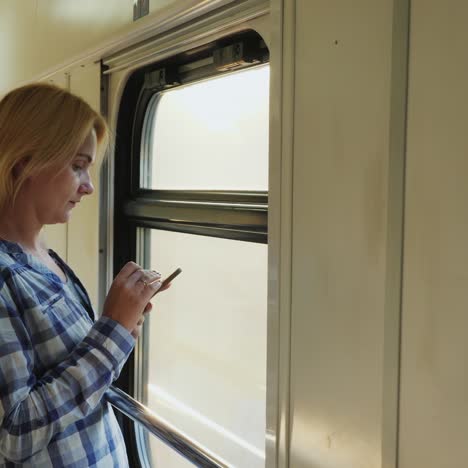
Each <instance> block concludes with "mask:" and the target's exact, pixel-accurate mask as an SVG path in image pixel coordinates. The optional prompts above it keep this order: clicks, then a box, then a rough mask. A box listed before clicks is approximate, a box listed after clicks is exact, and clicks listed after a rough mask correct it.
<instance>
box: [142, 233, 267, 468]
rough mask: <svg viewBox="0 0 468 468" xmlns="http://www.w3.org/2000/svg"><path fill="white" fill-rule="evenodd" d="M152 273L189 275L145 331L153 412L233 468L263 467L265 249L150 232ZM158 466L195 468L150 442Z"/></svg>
mask: <svg viewBox="0 0 468 468" xmlns="http://www.w3.org/2000/svg"><path fill="white" fill-rule="evenodd" d="M150 248H151V262H150V267H152V268H157V269H158V270H159V271H161V272H163V273H164V274H169V273H170V272H172V271H173V270H174V269H175V268H176V267H178V266H180V267H182V269H183V273H182V274H181V275H180V276H179V277H177V279H175V280H174V282H173V284H172V287H171V288H170V289H169V290H168V291H165V292H164V293H161V294H158V295H157V296H156V299H155V300H154V301H153V305H154V308H153V311H152V312H151V316H150V318H149V321H148V322H147V324H146V326H149V340H148V343H147V345H146V346H147V347H146V356H147V358H146V359H147V366H148V388H147V395H148V401H147V405H148V406H149V408H150V409H152V410H154V411H155V413H156V414H158V415H159V416H161V417H163V418H164V419H166V420H167V421H169V422H170V423H171V424H173V425H174V426H175V427H176V428H177V429H178V430H180V431H182V432H183V433H185V434H187V435H188V436H190V437H191V438H193V439H195V440H196V441H198V442H199V443H200V444H202V445H203V446H205V447H207V448H208V449H209V450H211V451H212V452H214V453H215V454H216V455H218V456H220V457H221V458H223V459H224V460H226V461H227V462H228V463H229V465H230V466H238V467H247V466H248V467H250V468H260V467H264V466H265V455H264V440H265V424H266V423H265V396H266V311H267V304H266V301H267V245H266V244H256V243H250V242H243V241H237V240H228V239H219V238H212V237H205V236H198V235H191V234H182V233H174V232H168V231H160V230H151V231H150ZM150 443H151V449H152V450H151V452H152V459H153V466H156V467H159V466H161V467H171V468H178V467H185V466H190V465H189V464H188V463H187V462H185V461H184V460H183V459H182V458H181V457H178V456H177V455H176V454H174V453H173V451H172V450H171V449H167V448H166V447H165V446H164V445H162V444H160V443H158V442H157V441H156V439H155V438H153V437H151V438H150Z"/></svg>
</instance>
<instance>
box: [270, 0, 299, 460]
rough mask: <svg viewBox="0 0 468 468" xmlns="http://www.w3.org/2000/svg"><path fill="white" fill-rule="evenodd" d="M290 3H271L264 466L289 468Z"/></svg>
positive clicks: (292, 77) (292, 48)
mask: <svg viewBox="0 0 468 468" xmlns="http://www.w3.org/2000/svg"><path fill="white" fill-rule="evenodd" d="M295 14H296V10H295V1H288V0H273V1H272V5H271V15H272V44H271V47H270V58H271V62H270V64H271V65H270V66H271V92H270V126H271V128H270V135H271V140H270V180H269V215H268V232H269V240H268V242H269V245H268V249H269V250H268V258H269V260H268V262H269V265H268V274H269V278H268V336H267V347H268V348H267V434H266V466H268V467H271V468H288V467H289V445H290V413H291V409H290V385H291V376H290V372H291V371H290V369H291V300H292V297H291V281H292V278H291V272H292V268H291V267H292V203H293V200H292V188H293V180H292V177H293V155H294V121H293V119H294V89H295V86H294V82H295V27H294V25H295Z"/></svg>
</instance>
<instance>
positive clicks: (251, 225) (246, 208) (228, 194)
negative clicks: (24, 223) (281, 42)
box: [113, 30, 269, 466]
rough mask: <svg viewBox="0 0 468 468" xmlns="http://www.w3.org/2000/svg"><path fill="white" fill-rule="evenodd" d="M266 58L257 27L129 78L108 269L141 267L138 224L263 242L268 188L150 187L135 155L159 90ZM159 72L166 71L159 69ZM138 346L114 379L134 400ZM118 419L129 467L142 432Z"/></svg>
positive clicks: (136, 458) (140, 364)
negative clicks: (235, 53) (232, 62)
mask: <svg viewBox="0 0 468 468" xmlns="http://www.w3.org/2000/svg"><path fill="white" fill-rule="evenodd" d="M239 43H242V44H243V46H242V47H243V52H244V59H245V60H244V59H242V60H243V62H242V60H239V64H238V65H237V66H236V67H235V68H233V69H232V68H228V69H226V68H224V69H221V68H222V66H224V67H226V66H228V67H229V64H228V65H226V57H225V56H226V55H228V56H229V52H227V53H226V50H228V51H229V50H233V49H235V47H236V44H239ZM223 50H224V51H225V52H223ZM223 54H224V58H223ZM223 60H224V64H223ZM227 61H229V60H227ZM240 62H242V63H240ZM220 63H221V68H220ZM266 63H269V52H268V48H267V46H266V44H265V42H264V41H263V39H262V38H261V36H260V35H259V34H258V33H257V32H256V31H253V30H248V31H243V32H241V33H236V34H234V35H231V36H228V37H223V38H221V39H219V40H216V41H214V42H211V43H210V44H207V45H206V46H204V47H198V48H196V49H194V50H189V51H186V52H184V53H181V54H178V55H176V56H175V57H170V58H168V59H165V60H163V61H160V62H158V63H156V64H151V65H149V66H145V67H143V68H141V69H139V70H136V71H135V72H133V73H132V75H131V76H130V77H129V78H128V81H127V84H126V86H125V89H124V92H123V95H122V99H121V103H120V108H119V112H118V118H117V134H116V146H115V166H114V167H115V172H114V186H115V191H114V207H115V211H114V225H113V232H114V258H113V267H114V271H120V269H121V268H122V267H123V265H124V264H125V263H127V262H128V261H130V260H133V261H136V262H137V263H139V264H142V265H145V263H146V261H147V259H146V258H144V255H142V252H144V251H145V249H144V246H145V245H147V243H148V236H145V235H142V234H141V233H142V232H144V231H142V230H140V229H139V228H154V229H163V230H167V231H175V232H183V233H188V234H196V235H203V236H210V237H221V238H226V239H234V240H242V241H248V242H256V243H263V244H267V243H268V192H267V191H233V190H153V189H148V188H141V186H140V182H141V175H140V168H141V161H142V159H143V158H144V152H145V151H146V150H147V149H146V148H145V147H144V143H142V142H143V138H144V136H145V132H147V129H145V120H146V118H147V115H148V110H149V109H150V107H149V106H150V105H151V104H152V102H153V100H155V99H157V95H158V93H160V92H161V91H164V90H168V89H170V88H173V87H176V86H179V85H184V84H187V83H192V82H197V81H201V80H203V79H206V78H210V77H214V76H221V75H223V74H229V73H231V72H235V71H237V70H239V69H243V68H250V67H256V66H260V65H262V64H266ZM161 70H164V72H163V74H162V75H161ZM161 76H163V78H162V79H161V80H159V81H158V79H156V78H158V77H161ZM155 77H156V78H155ZM155 108H156V107H155V106H154V107H153V112H154V111H155ZM150 112H151V109H150ZM146 232H147V233H149V232H148V231H146ZM143 335H144V331H143ZM143 341H144V340H143ZM143 346H144V343H142V341H141V340H139V342H138V343H137V348H136V350H135V352H133V353H132V354H131V356H130V358H129V359H128V361H127V363H126V364H125V366H124V368H123V369H122V372H121V374H120V377H119V379H118V380H117V382H116V385H117V386H118V387H120V388H121V389H122V390H124V391H125V392H127V393H128V394H130V395H132V396H134V397H135V398H137V399H145V394H144V389H143V388H142V387H143V386H142V385H139V382H138V378H137V377H138V373H141V372H142V369H144V359H145V356H144V350H143ZM120 423H121V426H122V429H123V431H124V436H125V440H126V442H127V445H128V453H129V456H130V454H133V456H132V459H131V460H130V464H131V466H142V461H141V459H140V453H141V444H142V443H143V444H144V443H145V440H146V438H147V435H145V434H143V433H142V432H141V431H139V432H137V431H136V430H135V426H134V424H133V422H132V421H130V420H129V419H127V418H120ZM143 466H148V462H147V461H146V462H145V461H143Z"/></svg>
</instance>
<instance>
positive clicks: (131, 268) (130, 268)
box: [116, 262, 141, 279]
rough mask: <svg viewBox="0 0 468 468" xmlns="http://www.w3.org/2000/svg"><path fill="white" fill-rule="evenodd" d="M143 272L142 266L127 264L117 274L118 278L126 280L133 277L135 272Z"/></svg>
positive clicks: (133, 263) (132, 263)
mask: <svg viewBox="0 0 468 468" xmlns="http://www.w3.org/2000/svg"><path fill="white" fill-rule="evenodd" d="M137 270H141V266H140V265H137V264H136V263H135V262H127V263H126V264H125V265H124V266H123V267H122V269H121V270H120V271H119V273H118V274H117V276H116V278H117V277H119V278H122V279H126V278H128V277H129V276H131V275H132V274H133V273H134V272H135V271H137Z"/></svg>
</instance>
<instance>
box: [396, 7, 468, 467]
mask: <svg viewBox="0 0 468 468" xmlns="http://www.w3.org/2000/svg"><path fill="white" fill-rule="evenodd" d="M467 18H468V3H467V2H463V1H458V0H447V1H445V2H440V1H437V0H413V1H412V8H411V41H410V44H411V49H410V63H409V70H410V81H409V83H410V86H409V114H408V150H407V179H406V180H407V189H406V193H407V203H406V221H405V225H406V229H405V231H406V232H405V262H404V287H403V293H404V296H403V298H404V300H403V316H402V325H403V334H402V374H401V402H400V410H401V413H400V464H399V467H400V468H442V467H443V468H465V467H466V466H467V464H468V461H467V460H468V443H467V434H468V433H467V415H468V371H467V368H466V356H468V296H467V291H468V287H467V286H468V268H467V265H468V248H467V245H468V242H467V240H468V209H467V200H468V183H467V180H468V179H467V177H468V130H467V124H468V86H467V83H468V62H467V60H466V44H467V42H468V29H467V27H466V19H467Z"/></svg>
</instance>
